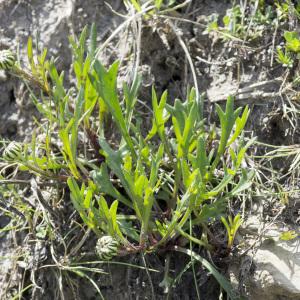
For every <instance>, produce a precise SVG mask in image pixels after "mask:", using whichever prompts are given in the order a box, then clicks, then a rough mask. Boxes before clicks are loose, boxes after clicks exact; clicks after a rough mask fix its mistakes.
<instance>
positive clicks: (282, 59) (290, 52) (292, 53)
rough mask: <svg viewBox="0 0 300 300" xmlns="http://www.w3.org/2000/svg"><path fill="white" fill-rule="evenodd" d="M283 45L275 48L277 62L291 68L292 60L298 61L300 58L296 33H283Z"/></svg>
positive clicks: (298, 39) (298, 40) (299, 40)
mask: <svg viewBox="0 0 300 300" xmlns="http://www.w3.org/2000/svg"><path fill="white" fill-rule="evenodd" d="M284 39H285V45H284V49H282V47H280V46H278V47H277V61H278V62H279V63H281V64H282V65H283V66H284V67H288V68H292V67H293V65H294V59H297V60H299V58H300V56H299V53H300V38H299V34H298V32H296V31H286V32H285V33H284Z"/></svg>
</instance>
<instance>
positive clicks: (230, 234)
mask: <svg viewBox="0 0 300 300" xmlns="http://www.w3.org/2000/svg"><path fill="white" fill-rule="evenodd" d="M221 221H222V223H223V224H224V226H225V228H226V230H227V238H228V242H227V248H228V249H231V248H232V245H233V242H234V238H235V236H236V233H237V231H238V229H239V227H240V226H241V225H242V224H243V220H242V219H241V215H240V214H237V215H236V216H235V217H234V218H233V219H232V217H231V216H228V222H227V220H226V219H225V218H224V217H223V216H222V217H221Z"/></svg>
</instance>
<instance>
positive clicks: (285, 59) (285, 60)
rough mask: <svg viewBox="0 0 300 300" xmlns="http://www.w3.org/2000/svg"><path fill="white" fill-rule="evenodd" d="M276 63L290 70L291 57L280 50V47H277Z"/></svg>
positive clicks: (291, 64)
mask: <svg viewBox="0 0 300 300" xmlns="http://www.w3.org/2000/svg"><path fill="white" fill-rule="evenodd" d="M277 61H278V62H279V63H280V64H282V66H283V67H288V68H292V67H293V64H294V61H293V59H292V57H291V56H290V54H289V52H288V51H287V50H285V52H283V50H282V49H281V47H277Z"/></svg>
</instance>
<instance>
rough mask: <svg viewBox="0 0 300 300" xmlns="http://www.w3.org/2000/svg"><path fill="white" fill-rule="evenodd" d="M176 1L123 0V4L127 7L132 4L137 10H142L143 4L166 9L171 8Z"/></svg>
mask: <svg viewBox="0 0 300 300" xmlns="http://www.w3.org/2000/svg"><path fill="white" fill-rule="evenodd" d="M175 3H176V0H152V1H143V0H124V4H125V5H126V6H127V7H129V6H132V7H133V8H134V9H135V10H136V11H137V12H141V11H142V10H143V6H145V5H146V6H147V7H149V6H153V7H154V8H155V9H157V10H160V9H168V8H171V7H172V6H173V5H174V4H175Z"/></svg>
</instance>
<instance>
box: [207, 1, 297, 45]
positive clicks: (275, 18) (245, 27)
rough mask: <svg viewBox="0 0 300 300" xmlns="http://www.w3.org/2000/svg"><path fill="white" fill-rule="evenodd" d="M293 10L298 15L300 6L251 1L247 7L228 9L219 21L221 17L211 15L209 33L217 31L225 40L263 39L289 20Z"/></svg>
mask: <svg viewBox="0 0 300 300" xmlns="http://www.w3.org/2000/svg"><path fill="white" fill-rule="evenodd" d="M291 10H293V12H294V13H295V14H296V15H298V14H299V4H298V5H294V4H292V3H291V1H289V0H287V1H274V3H273V4H269V3H266V2H265V1H264V0H262V1H250V2H249V3H248V4H247V6H241V5H234V6H233V7H231V8H230V9H227V11H226V15H225V16H224V17H223V18H222V24H220V23H221V22H220V21H219V15H218V14H213V15H211V21H210V22H209V24H208V27H207V32H209V31H217V32H218V33H219V34H221V35H222V37H223V39H224V40H231V39H241V40H246V41H252V40H255V39H257V38H260V37H262V35H263V33H264V32H265V31H266V30H267V29H270V28H275V27H277V26H278V25H279V24H281V23H284V22H286V21H287V20H288V18H289V14H290V13H291Z"/></svg>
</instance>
